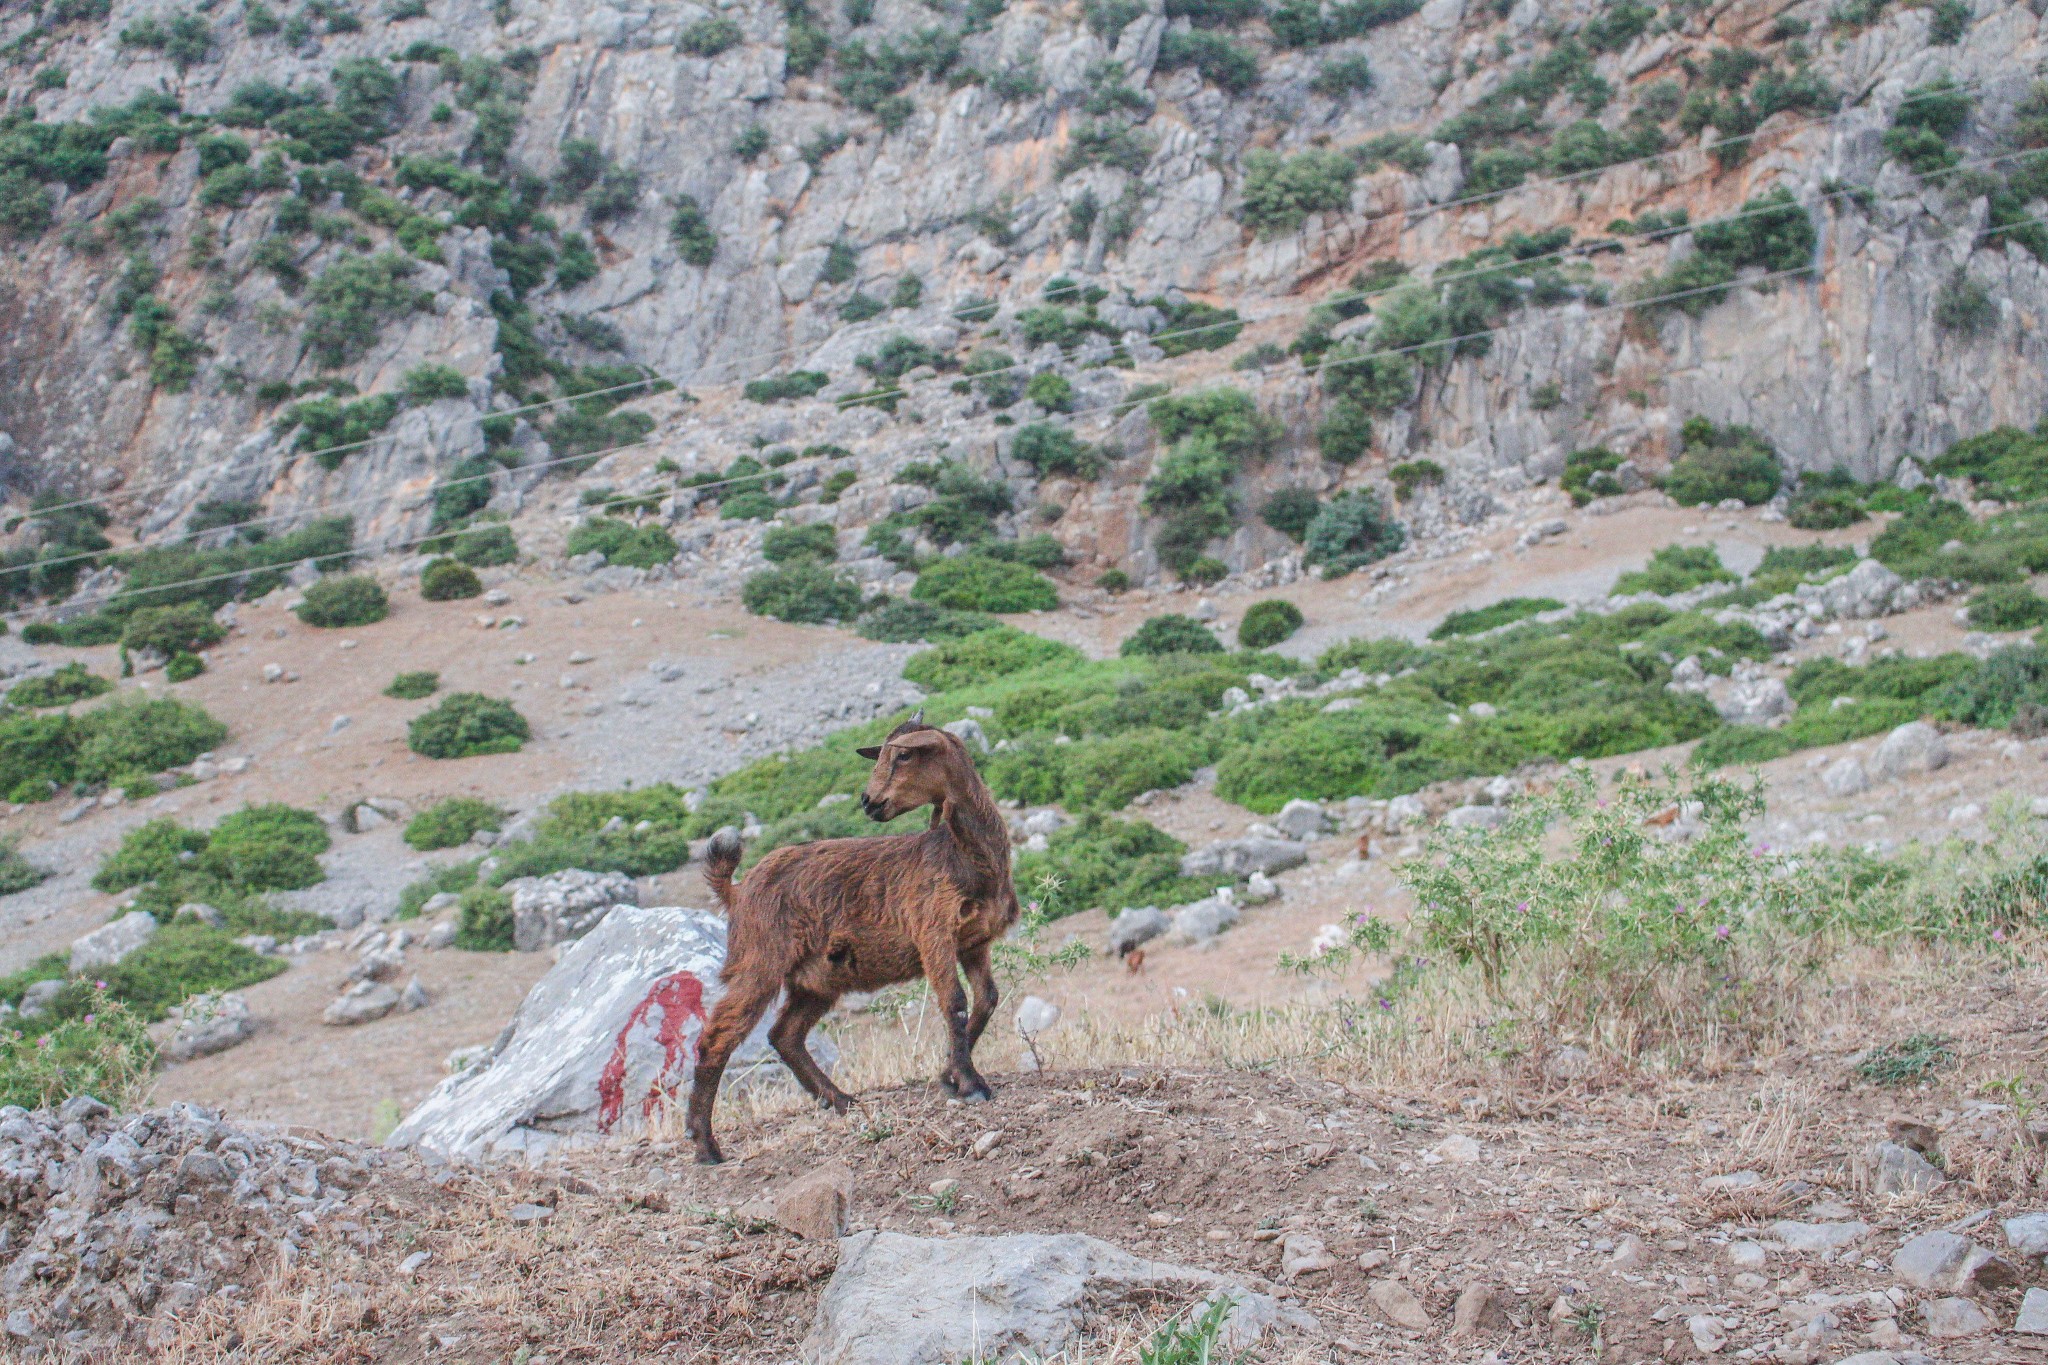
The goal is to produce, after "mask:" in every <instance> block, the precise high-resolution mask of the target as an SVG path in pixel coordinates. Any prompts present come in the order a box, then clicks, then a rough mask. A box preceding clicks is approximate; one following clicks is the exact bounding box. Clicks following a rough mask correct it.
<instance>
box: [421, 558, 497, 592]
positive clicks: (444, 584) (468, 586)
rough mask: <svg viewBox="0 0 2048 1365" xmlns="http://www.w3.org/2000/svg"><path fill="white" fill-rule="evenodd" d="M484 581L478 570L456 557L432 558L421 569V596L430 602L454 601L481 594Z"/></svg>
mask: <svg viewBox="0 0 2048 1365" xmlns="http://www.w3.org/2000/svg"><path fill="white" fill-rule="evenodd" d="M483 590H484V585H483V581H482V580H481V579H479V578H478V577H477V576H476V570H475V569H472V568H470V567H469V565H467V564H464V563H463V562H461V561H460V560H456V559H430V560H428V561H427V566H426V568H424V569H422V570H420V596H421V597H424V598H425V599H426V600H427V601H429V602H453V601H456V600H457V599H460V598H464V597H477V596H481V595H482V593H483Z"/></svg>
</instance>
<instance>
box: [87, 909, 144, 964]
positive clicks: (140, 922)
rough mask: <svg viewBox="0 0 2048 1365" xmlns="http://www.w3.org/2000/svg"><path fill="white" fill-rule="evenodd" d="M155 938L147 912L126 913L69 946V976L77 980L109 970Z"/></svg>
mask: <svg viewBox="0 0 2048 1365" xmlns="http://www.w3.org/2000/svg"><path fill="white" fill-rule="evenodd" d="M155 937H156V916H154V915H152V914H150V913H149V912H148V911H147V910H130V911H129V912H128V913H127V914H125V915H123V916H121V918H119V919H117V920H115V921H114V922H113V923H111V924H104V925H101V926H100V927H99V928H97V929H95V930H93V931H92V932H91V933H89V934H87V935H86V936H85V937H83V938H81V939H78V940H76V941H74V942H73V943H72V945H71V973H72V975H73V976H78V975H82V974H83V973H86V972H90V971H93V970H95V969H96V968H100V967H111V966H113V965H114V964H115V963H117V962H119V961H120V960H121V959H122V958H125V957H127V956H128V954H130V953H132V952H134V951H135V950H136V949H137V948H140V947H141V946H142V945H143V944H145V943H147V942H149V941H150V940H151V939H152V938H155Z"/></svg>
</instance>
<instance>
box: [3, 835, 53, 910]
mask: <svg viewBox="0 0 2048 1365" xmlns="http://www.w3.org/2000/svg"><path fill="white" fill-rule="evenodd" d="M49 876H50V874H49V872H48V871H47V870H46V869H44V868H42V867H39V866H37V865H36V864H35V863H32V862H30V861H29V860H28V859H27V858H26V857H24V856H23V855H22V852H21V850H20V849H18V848H16V847H15V846H14V844H13V843H12V842H11V841H8V840H0V896H11V895H13V894H14V893H15V892H17V891H26V890H28V889H29V888H30V887H32V886H41V885H42V884H43V883H44V882H45V881H47V880H49Z"/></svg>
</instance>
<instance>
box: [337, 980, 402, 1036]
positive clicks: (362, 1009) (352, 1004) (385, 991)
mask: <svg viewBox="0 0 2048 1365" xmlns="http://www.w3.org/2000/svg"><path fill="white" fill-rule="evenodd" d="M398 999H399V997H398V992H397V990H396V989H394V988H393V987H390V986H387V985H385V984H384V983H383V982H381V981H358V982H356V984H355V985H353V986H351V987H349V988H348V989H347V990H345V991H343V992H342V993H341V994H340V995H339V996H337V997H336V998H335V999H334V1001H333V1002H332V1003H331V1004H329V1005H328V1006H327V1008H326V1009H325V1010H323V1011H322V1012H321V1015H320V1018H321V1019H322V1020H323V1021H324V1022H326V1023H329V1024H334V1025H336V1026H337V1027H347V1026H348V1025H351V1024H368V1023H372V1022H374V1021H375V1020H378V1019H382V1018H383V1017H384V1016H385V1015H387V1014H389V1013H391V1011H393V1010H395V1009H397V1008H398Z"/></svg>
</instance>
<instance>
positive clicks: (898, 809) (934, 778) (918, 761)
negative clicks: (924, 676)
mask: <svg viewBox="0 0 2048 1365" xmlns="http://www.w3.org/2000/svg"><path fill="white" fill-rule="evenodd" d="M920 714H922V713H920ZM854 752H855V753H857V754H859V755H860V756H861V757H862V758H871V759H873V760H874V761H875V770H874V772H872V773H870V774H869V775H868V784H867V786H866V787H864V788H862V789H861V794H860V808H861V809H862V810H863V811H866V812H867V817H868V819H870V820H875V821H879V822H884V823H886V822H887V821H890V820H894V819H895V818H896V817H897V816H899V815H901V814H903V812H905V811H908V810H916V809H917V808H918V807H919V806H929V805H931V804H932V803H933V802H934V801H937V800H939V799H940V798H941V797H943V796H944V795H945V794H946V788H947V787H948V786H950V785H951V783H952V781H953V770H954V759H955V758H957V757H959V756H962V755H964V754H965V753H966V752H967V751H966V749H965V748H964V747H962V745H961V743H960V741H959V740H957V739H955V738H954V737H953V736H951V735H949V734H947V733H946V732H945V731H944V730H941V729H939V728H938V727H936V726H932V725H926V724H924V723H923V722H922V721H920V720H917V719H915V718H913V719H911V720H907V721H905V722H903V724H901V725H899V726H897V727H896V728H895V729H894V730H891V731H890V732H889V737H888V738H887V739H885V740H883V741H882V742H881V743H880V744H871V745H868V746H867V747H866V748H862V749H856V750H854Z"/></svg>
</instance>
